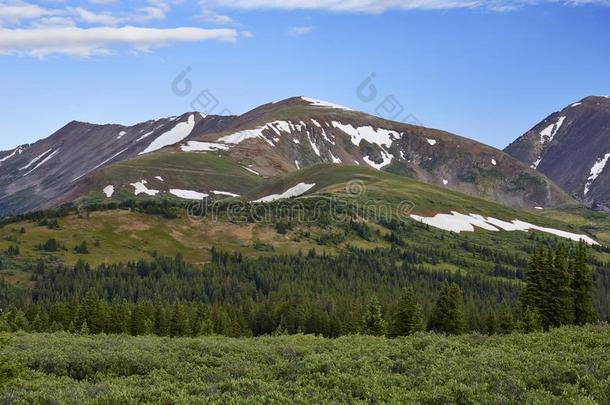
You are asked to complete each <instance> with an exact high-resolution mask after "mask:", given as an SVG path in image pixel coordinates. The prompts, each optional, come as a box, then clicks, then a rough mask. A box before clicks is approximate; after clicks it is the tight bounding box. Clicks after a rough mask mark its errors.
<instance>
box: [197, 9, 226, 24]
mask: <svg viewBox="0 0 610 405" xmlns="http://www.w3.org/2000/svg"><path fill="white" fill-rule="evenodd" d="M200 18H201V19H202V20H203V21H205V22H209V23H210V24H218V25H227V24H233V19H232V18H231V17H229V16H228V15H222V14H218V13H216V12H214V11H212V10H205V9H204V10H202V11H201V15H200Z"/></svg>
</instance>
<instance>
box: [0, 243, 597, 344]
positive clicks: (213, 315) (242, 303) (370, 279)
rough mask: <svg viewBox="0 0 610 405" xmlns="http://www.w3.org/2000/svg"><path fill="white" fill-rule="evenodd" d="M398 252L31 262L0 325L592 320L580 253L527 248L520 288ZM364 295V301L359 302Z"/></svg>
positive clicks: (458, 329)
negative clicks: (27, 280)
mask: <svg viewBox="0 0 610 405" xmlns="http://www.w3.org/2000/svg"><path fill="white" fill-rule="evenodd" d="M408 256H409V254H408V253H405V252H404V251H401V250H398V249H392V248H391V249H374V250H363V249H355V248H351V249H349V250H348V251H347V252H344V253H341V254H339V255H333V256H330V255H325V254H318V253H316V252H315V251H313V250H312V251H310V252H308V253H307V254H302V253H301V254H297V255H278V256H272V257H261V258H245V257H243V256H242V255H240V254H238V253H227V252H220V251H217V250H215V249H213V251H212V261H211V263H208V264H206V265H204V266H203V267H201V266H193V265H190V264H188V263H186V262H185V261H184V259H183V258H182V257H181V256H180V255H177V256H176V257H174V258H165V257H159V258H155V259H153V260H151V261H144V260H141V261H137V262H131V263H128V264H126V265H102V266H99V267H97V268H91V267H90V266H89V265H87V264H86V263H85V262H83V261H80V262H79V263H77V264H76V265H75V266H72V267H67V266H64V265H61V264H52V263H45V262H44V261H40V262H39V263H38V264H37V265H36V266H35V268H33V269H32V282H33V284H34V287H33V288H32V289H31V290H27V289H19V288H17V287H14V286H11V285H9V284H8V283H6V282H0V306H3V307H4V308H5V309H6V311H5V313H6V314H7V316H6V317H5V320H4V323H3V326H2V327H3V328H4V329H7V330H8V329H10V330H28V331H38V332H43V331H58V330H66V331H70V332H74V333H127V334H133V335H142V334H157V335H161V336H196V335H202V334H219V335H226V336H258V335H266V334H274V333H311V334H320V335H324V336H327V337H337V336H341V335H347V334H353V333H367V334H375V335H380V334H383V335H388V336H403V335H406V334H411V333H414V332H417V331H420V330H433V331H437V332H441V333H448V334H460V333H464V332H469V331H474V332H480V333H489V334H494V333H510V332H511V331H513V330H515V329H518V330H524V331H533V330H538V329H539V328H540V329H541V328H544V329H549V328H550V327H555V326H560V325H564V324H568V323H576V324H583V323H587V322H590V321H592V320H594V319H595V314H594V311H593V308H592V304H591V302H592V301H591V288H592V287H591V278H592V277H591V269H590V268H589V267H588V266H587V253H586V247H585V245H584V244H580V245H578V246H577V248H576V250H575V251H574V252H573V253H571V254H570V255H567V254H566V249H565V247H564V246H563V245H561V244H560V245H558V247H557V250H556V251H555V252H554V253H553V252H549V251H544V250H543V249H542V248H538V249H536V250H535V253H534V254H533V255H532V259H531V261H530V265H529V268H528V271H527V273H526V283H525V288H524V287H523V285H521V283H515V282H510V281H507V280H503V279H497V278H494V277H489V276H487V277H484V276H480V275H469V274H462V273H461V272H459V271H458V272H440V271H434V270H432V269H431V268H429V267H427V266H425V265H420V264H414V263H410V261H409V260H407V257H408ZM371 297H373V298H371Z"/></svg>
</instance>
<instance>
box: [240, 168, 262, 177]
mask: <svg viewBox="0 0 610 405" xmlns="http://www.w3.org/2000/svg"><path fill="white" fill-rule="evenodd" d="M242 167H243V168H244V169H246V170H247V171H249V172H250V173H253V174H256V175H257V176H260V173H259V172H257V171H255V170H252V169H250V168H249V167H246V166H242Z"/></svg>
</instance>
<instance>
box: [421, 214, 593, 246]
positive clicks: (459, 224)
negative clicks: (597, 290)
mask: <svg viewBox="0 0 610 405" xmlns="http://www.w3.org/2000/svg"><path fill="white" fill-rule="evenodd" d="M411 218H412V219H414V220H415V221H418V222H422V223H424V224H428V225H430V226H433V227H435V228H438V229H442V230H445V231H451V232H456V233H460V232H474V230H475V227H477V228H481V229H485V230H488V231H493V232H497V231H499V230H502V231H521V232H528V231H530V230H535V231H539V232H544V233H548V234H552V235H555V236H559V237H560V238H565V239H570V240H573V241H577V242H578V241H581V240H582V241H584V242H586V243H588V244H590V245H599V243H597V242H596V241H595V240H593V239H592V238H590V237H589V236H587V235H580V234H576V233H572V232H566V231H562V230H559V229H554V228H546V227H543V226H538V225H533V224H530V223H528V222H524V221H521V220H518V219H515V220H513V221H512V222H507V221H503V220H500V219H496V218H492V217H487V218H485V217H483V216H481V215H477V214H470V215H464V214H460V213H459V212H455V211H452V212H451V214H436V215H435V216H433V217H422V216H419V215H411Z"/></svg>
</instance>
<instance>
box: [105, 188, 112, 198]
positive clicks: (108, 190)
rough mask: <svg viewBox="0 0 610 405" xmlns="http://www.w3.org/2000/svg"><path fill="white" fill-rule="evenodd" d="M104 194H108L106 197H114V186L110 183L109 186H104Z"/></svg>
mask: <svg viewBox="0 0 610 405" xmlns="http://www.w3.org/2000/svg"><path fill="white" fill-rule="evenodd" d="M104 194H106V198H110V197H112V196H113V194H114V186H113V185H109V186H106V187H104Z"/></svg>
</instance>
